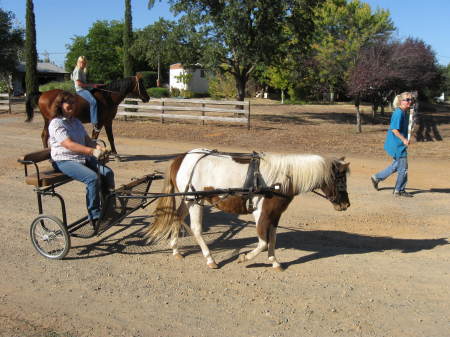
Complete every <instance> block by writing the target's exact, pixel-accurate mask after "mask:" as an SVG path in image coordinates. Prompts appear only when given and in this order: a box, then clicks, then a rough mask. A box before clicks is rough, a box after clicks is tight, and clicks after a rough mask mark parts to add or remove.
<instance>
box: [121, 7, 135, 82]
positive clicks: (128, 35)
mask: <svg viewBox="0 0 450 337" xmlns="http://www.w3.org/2000/svg"><path fill="white" fill-rule="evenodd" d="M132 40H133V24H132V15H131V0H125V19H124V25H123V76H124V77H127V76H132V75H133V74H134V72H133V59H132V57H131V54H130V48H131V44H132Z"/></svg>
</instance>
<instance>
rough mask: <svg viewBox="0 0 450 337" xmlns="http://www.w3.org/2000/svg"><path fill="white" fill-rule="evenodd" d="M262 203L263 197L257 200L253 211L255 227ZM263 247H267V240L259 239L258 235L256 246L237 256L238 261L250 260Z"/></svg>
mask: <svg viewBox="0 0 450 337" xmlns="http://www.w3.org/2000/svg"><path fill="white" fill-rule="evenodd" d="M262 204H263V199H261V200H260V201H259V203H258V207H257V208H256V210H255V211H253V217H254V219H255V223H256V228H258V225H259V220H260V218H261V211H262V209H261V208H262ZM265 249H267V241H265V240H263V239H261V238H260V237H258V246H256V248H255V249H253V250H252V251H251V252H249V253H247V254H242V255H241V256H240V257H239V260H238V262H245V261H249V260H252V259H254V258H255V257H256V256H258V254H259V253H261V252H262V251H264V250H265Z"/></svg>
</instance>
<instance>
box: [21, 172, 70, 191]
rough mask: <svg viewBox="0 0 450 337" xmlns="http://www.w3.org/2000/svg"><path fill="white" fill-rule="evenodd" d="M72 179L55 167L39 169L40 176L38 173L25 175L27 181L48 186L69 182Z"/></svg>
mask: <svg viewBox="0 0 450 337" xmlns="http://www.w3.org/2000/svg"><path fill="white" fill-rule="evenodd" d="M71 180H72V178H69V177H68V176H66V175H65V174H64V173H61V172H57V171H55V170H54V169H48V170H43V171H39V178H38V175H37V174H36V173H34V174H30V175H29V176H27V177H25V183H27V184H28V185H33V186H36V187H47V186H51V185H55V184H57V183H62V182H69V181H71Z"/></svg>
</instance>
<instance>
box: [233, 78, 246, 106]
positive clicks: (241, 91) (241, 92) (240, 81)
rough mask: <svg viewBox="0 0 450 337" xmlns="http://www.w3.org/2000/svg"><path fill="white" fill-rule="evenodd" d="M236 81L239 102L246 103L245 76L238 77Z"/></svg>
mask: <svg viewBox="0 0 450 337" xmlns="http://www.w3.org/2000/svg"><path fill="white" fill-rule="evenodd" d="M235 79H236V89H237V100H238V101H244V99H245V86H246V84H247V79H246V78H245V77H244V76H240V77H237V76H235Z"/></svg>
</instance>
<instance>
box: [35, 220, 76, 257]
mask: <svg viewBox="0 0 450 337" xmlns="http://www.w3.org/2000/svg"><path fill="white" fill-rule="evenodd" d="M30 236H31V242H32V243H33V246H34V248H36V250H37V251H38V252H39V254H41V255H43V256H45V257H47V258H49V259H63V258H64V257H65V256H66V255H67V252H68V251H69V249H70V236H69V233H68V231H67V228H66V227H65V226H64V225H63V223H62V221H61V220H59V219H58V218H57V217H54V216H48V215H40V216H38V217H37V218H36V219H34V221H33V223H32V224H31V228H30Z"/></svg>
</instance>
